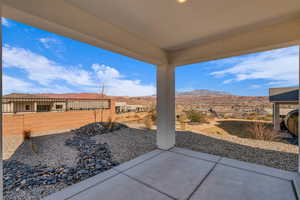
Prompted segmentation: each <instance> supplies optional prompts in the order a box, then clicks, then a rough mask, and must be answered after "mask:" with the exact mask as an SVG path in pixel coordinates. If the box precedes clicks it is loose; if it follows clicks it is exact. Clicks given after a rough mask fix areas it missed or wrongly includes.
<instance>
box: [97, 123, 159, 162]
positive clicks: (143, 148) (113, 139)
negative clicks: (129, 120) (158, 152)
mask: <svg viewBox="0 0 300 200" xmlns="http://www.w3.org/2000/svg"><path fill="white" fill-rule="evenodd" d="M92 139H95V140H96V141H97V142H98V143H107V144H108V145H109V147H110V150H111V152H112V155H113V159H114V160H116V161H118V162H119V163H123V162H126V161H129V160H132V159H133V158H136V157H138V156H140V155H142V154H144V153H147V152H149V151H153V150H154V149H155V148H156V145H155V133H154V132H153V131H145V130H141V129H133V128H126V129H121V130H119V131H115V132H113V133H110V134H104V135H97V136H94V137H93V138H92Z"/></svg>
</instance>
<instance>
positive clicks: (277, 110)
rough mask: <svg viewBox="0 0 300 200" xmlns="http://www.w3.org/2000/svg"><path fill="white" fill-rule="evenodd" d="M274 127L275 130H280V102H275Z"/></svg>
mask: <svg viewBox="0 0 300 200" xmlns="http://www.w3.org/2000/svg"><path fill="white" fill-rule="evenodd" d="M273 127H274V130H276V131H279V130H280V108H279V104H278V103H274V104H273Z"/></svg>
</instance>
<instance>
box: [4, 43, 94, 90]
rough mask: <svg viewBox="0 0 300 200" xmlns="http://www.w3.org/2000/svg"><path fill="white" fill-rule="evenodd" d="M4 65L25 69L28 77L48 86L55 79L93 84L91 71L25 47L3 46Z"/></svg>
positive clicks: (72, 83)
mask: <svg viewBox="0 0 300 200" xmlns="http://www.w3.org/2000/svg"><path fill="white" fill-rule="evenodd" d="M3 63H4V67H16V68H19V69H22V70H24V71H25V72H26V73H27V74H28V78H29V79H31V80H34V81H37V82H38V83H39V84H42V85H44V86H47V85H49V84H51V83H52V82H53V81H55V80H64V81H66V82H68V83H69V84H71V85H74V86H76V85H87V86H88V85H93V84H94V82H93V80H92V78H91V74H90V72H87V71H85V70H82V69H78V68H72V67H66V66H62V65H59V64H57V63H55V62H54V61H51V60H49V59H48V58H46V57H44V56H42V55H39V54H35V53H33V52H31V51H29V50H26V49H23V48H16V47H10V46H8V45H5V46H4V47H3Z"/></svg>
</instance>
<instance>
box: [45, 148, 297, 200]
mask: <svg viewBox="0 0 300 200" xmlns="http://www.w3.org/2000/svg"><path fill="white" fill-rule="evenodd" d="M294 177H295V173H292V172H287V171H283V170H278V169H273V168H269V167H265V166H260V165H256V164H250V163H246V162H241V161H237V160H232V159H228V158H222V157H219V156H213V155H209V154H205V153H201V152H194V151H190V150H185V149H182V148H176V147H175V148H172V149H170V150H169V151H164V150H155V151H152V152H149V153H146V154H144V155H142V156H140V157H138V158H136V159H134V160H131V161H129V162H127V163H124V164H122V165H119V166H117V167H115V168H113V169H111V170H109V171H106V172H104V173H101V174H99V175H96V176H94V177H92V178H90V179H87V180H85V181H83V182H81V183H78V184H75V185H72V186H70V187H69V188H66V189H65V190H62V191H61V192H58V193H55V194H53V195H50V196H48V197H46V198H44V200H57V199H70V200H81V199H89V200H98V199H105V200H115V199H122V200H140V199H144V200H150V199H157V200H158V199H159V200H172V199H173V200H175V199H191V200H198V199H205V200H215V199H224V200H240V199H255V200H266V199H272V200H281V199H286V200H296V199H298V196H297V193H296V190H295V185H294V182H293V178H294Z"/></svg>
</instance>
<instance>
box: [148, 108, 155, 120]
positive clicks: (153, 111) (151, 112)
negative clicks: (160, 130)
mask: <svg viewBox="0 0 300 200" xmlns="http://www.w3.org/2000/svg"><path fill="white" fill-rule="evenodd" d="M148 116H150V118H151V120H152V122H153V123H155V122H156V119H157V113H156V107H152V108H151V109H150V111H149V112H148Z"/></svg>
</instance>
